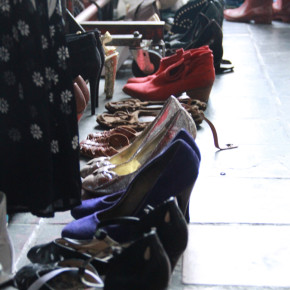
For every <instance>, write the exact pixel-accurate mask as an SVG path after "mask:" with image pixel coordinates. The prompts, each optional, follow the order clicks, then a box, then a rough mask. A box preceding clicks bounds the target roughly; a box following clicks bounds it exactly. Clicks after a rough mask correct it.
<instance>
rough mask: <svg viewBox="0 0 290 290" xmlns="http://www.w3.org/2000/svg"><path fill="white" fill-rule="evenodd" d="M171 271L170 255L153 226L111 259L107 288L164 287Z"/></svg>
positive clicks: (165, 287) (124, 289)
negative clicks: (152, 228)
mask: <svg viewBox="0 0 290 290" xmlns="http://www.w3.org/2000/svg"><path fill="white" fill-rule="evenodd" d="M170 275H171V267H170V262H169V259H168V256H167V254H166V252H165V250H164V248H163V246H162V244H161V242H160V240H159V238H158V236H157V234H156V231H154V230H152V231H151V232H149V233H147V234H144V235H143V236H142V237H141V238H139V239H138V240H136V241H134V242H133V243H130V245H129V246H128V247H127V248H123V249H122V251H121V253H120V254H116V255H115V257H114V258H112V259H111V260H110V261H109V266H108V272H107V273H106V274H105V279H104V282H105V287H104V290H116V289H118V290H128V289H138V290H148V289H154V290H164V289H167V286H168V284H169V280H170Z"/></svg>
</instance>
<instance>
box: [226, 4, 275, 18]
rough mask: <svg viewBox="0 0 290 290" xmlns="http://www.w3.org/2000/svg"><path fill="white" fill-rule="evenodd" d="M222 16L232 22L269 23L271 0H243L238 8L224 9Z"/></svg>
mask: <svg viewBox="0 0 290 290" xmlns="http://www.w3.org/2000/svg"><path fill="white" fill-rule="evenodd" d="M224 18H225V19H226V20H228V21H233V22H250V21H251V20H253V21H255V23H256V24H271V22H272V0H245V2H244V3H243V4H242V5H241V6H240V7H238V8H235V9H226V10H224Z"/></svg>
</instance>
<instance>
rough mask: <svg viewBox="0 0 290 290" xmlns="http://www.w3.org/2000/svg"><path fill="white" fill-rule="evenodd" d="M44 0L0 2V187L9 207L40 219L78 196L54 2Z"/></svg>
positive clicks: (75, 143)
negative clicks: (50, 3)
mask: <svg viewBox="0 0 290 290" xmlns="http://www.w3.org/2000/svg"><path fill="white" fill-rule="evenodd" d="M47 1H48V0H47ZM47 1H45V0H44V1H31V0H14V1H9V0H0V160H1V162H0V190H1V191H4V192H5V193H6V195H7V204H8V212H9V213H13V212H31V213H32V214H35V215H37V216H41V217H51V216H53V215H54V213H55V212H57V211H64V210H69V209H71V208H73V207H75V206H76V205H78V204H80V198H81V180H80V175H79V139H78V125H77V117H76V116H77V114H76V104H75V99H74V94H73V88H72V77H71V72H70V69H69V68H70V67H69V63H68V62H69V52H68V48H67V46H66V43H65V35H64V27H63V19H62V13H61V5H60V2H59V1H60V0H54V2H55V3H54V5H52V6H51V5H48V4H49V3H48V2H47ZM52 7H55V8H54V11H53V10H52ZM48 8H49V11H48Z"/></svg>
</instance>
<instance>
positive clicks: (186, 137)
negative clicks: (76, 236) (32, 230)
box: [71, 129, 201, 221]
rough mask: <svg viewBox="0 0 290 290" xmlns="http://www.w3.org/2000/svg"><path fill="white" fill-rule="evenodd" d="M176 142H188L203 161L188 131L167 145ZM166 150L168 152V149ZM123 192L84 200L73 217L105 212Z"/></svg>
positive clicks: (181, 131) (181, 133)
mask: <svg viewBox="0 0 290 290" xmlns="http://www.w3.org/2000/svg"><path fill="white" fill-rule="evenodd" d="M176 140H183V141H184V142H186V143H187V144H188V145H189V146H190V147H191V148H192V149H193V150H194V151H195V153H196V155H197V157H198V159H199V160H200V159H201V156H200V151H199V149H198V147H197V145H196V143H195V141H194V139H193V137H192V136H191V135H190V134H189V133H188V132H187V131H186V130H184V129H181V130H180V131H179V132H178V133H177V134H176V136H175V137H174V139H173V140H172V141H171V142H170V143H169V144H168V145H167V147H168V146H170V144H172V143H173V142H175V141H176ZM164 150H166V148H165V149H164ZM191 187H192V186H191ZM122 192H124V190H123V191H119V192H116V193H113V194H110V195H107V196H102V197H96V198H92V199H88V200H84V201H82V204H81V205H79V206H77V207H75V208H74V209H72V210H71V215H72V216H73V217H74V218H75V219H80V218H83V217H85V216H88V215H90V214H93V213H95V212H97V211H100V210H104V209H106V208H108V207H110V206H112V205H113V203H116V201H117V199H119V198H120V196H121V194H122ZM180 203H182V201H180ZM184 206H186V205H184ZM186 216H188V213H186ZM187 221H189V218H188V217H187Z"/></svg>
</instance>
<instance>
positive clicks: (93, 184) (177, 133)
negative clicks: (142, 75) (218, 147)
mask: <svg viewBox="0 0 290 290" xmlns="http://www.w3.org/2000/svg"><path fill="white" fill-rule="evenodd" d="M186 120H188V122H193V121H192V119H190V117H189V116H188V114H187V113H186V112H185V111H180V113H178V114H177V115H176V116H175V117H174V118H173V121H172V124H170V127H168V128H164V130H163V131H161V132H160V134H159V135H157V136H156V138H154V139H153V140H152V141H151V142H149V143H147V144H146V145H145V146H144V147H143V148H142V150H140V151H139V152H138V153H137V154H136V156H135V157H134V158H133V159H132V160H130V161H128V162H126V163H122V164H119V165H117V166H115V167H113V166H107V167H102V168H99V169H97V170H95V171H94V172H93V173H92V174H90V175H88V176H87V177H85V178H84V180H83V183H82V188H83V189H84V190H85V191H86V195H83V199H90V198H93V197H97V196H102V195H108V194H111V193H113V192H117V191H120V190H123V189H125V188H127V186H128V185H129V183H130V182H131V181H132V180H133V178H134V177H135V176H136V175H137V174H138V173H139V172H140V171H141V170H142V168H143V167H144V166H145V165H146V164H147V163H148V161H150V160H151V159H152V158H153V157H155V156H157V155H159V154H160V153H161V152H162V151H163V150H166V148H167V147H168V146H170V145H171V144H172V143H174V142H175V141H176V140H183V141H185V142H186V143H187V144H188V145H189V146H191V148H192V149H193V150H195V152H196V153H197V154H198V157H199V158H200V153H199V150H198V148H197V146H196V143H195V141H194V139H193V138H192V137H191V135H190V134H189V133H188V132H187V131H185V130H181V129H182V126H181V124H186ZM185 126H186V125H185ZM187 127H188V126H187ZM157 145H159V146H157Z"/></svg>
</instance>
